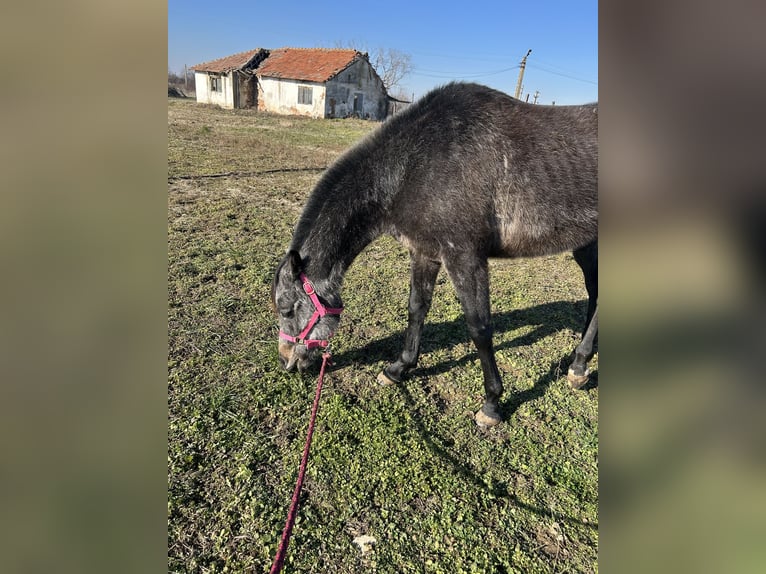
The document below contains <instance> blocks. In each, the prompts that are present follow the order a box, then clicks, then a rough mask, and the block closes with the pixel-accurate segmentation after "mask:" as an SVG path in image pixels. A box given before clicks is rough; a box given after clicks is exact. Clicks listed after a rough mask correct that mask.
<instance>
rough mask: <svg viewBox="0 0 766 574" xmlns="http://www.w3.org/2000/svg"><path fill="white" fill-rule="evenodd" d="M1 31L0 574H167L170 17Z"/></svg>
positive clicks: (139, 13) (104, 16)
mask: <svg viewBox="0 0 766 574" xmlns="http://www.w3.org/2000/svg"><path fill="white" fill-rule="evenodd" d="M0 30H2V33H1V34H0V46H2V49H0V54H1V55H0V61H2V69H3V71H4V74H3V76H4V79H5V81H4V82H3V90H1V91H0V115H1V116H2V124H1V125H2V126H3V128H2V133H1V135H0V157H2V182H3V183H2V187H3V193H2V207H1V208H0V263H1V265H0V269H1V270H2V271H0V275H1V276H2V278H3V279H2V281H0V285H2V287H0V289H2V293H3V295H4V297H3V302H4V303H5V304H4V305H3V314H2V320H0V324H1V326H0V337H1V339H0V342H1V343H2V344H0V356H2V361H0V364H2V374H1V375H0V377H1V378H2V385H0V388H1V389H2V391H0V392H2V396H1V397H0V444H2V455H3V456H2V463H0V464H1V465H2V466H1V467H0V468H1V469H2V470H1V471H0V481H1V483H2V488H0V492H2V494H0V496H1V497H2V502H1V503H0V505H1V506H2V508H3V511H2V512H1V513H0V533H1V535H0V540H1V541H0V555H2V556H3V570H4V571H6V572H17V571H19V572H22V571H23V572H148V571H156V570H163V569H166V567H167V566H166V565H167V554H166V540H167V526H166V513H167V502H166V491H167V489H166V484H167V470H166V469H167V446H166V440H167V439H166V437H167V393H166V382H165V381H166V355H167V331H166V321H167V307H166V305H167V295H166V293H167V272H166V268H167V263H166V262H167V248H166V228H167V219H166V212H167V200H166V193H167V192H166V190H167V181H166V173H167V172H166V169H167V165H166V164H167V161H166V158H167V155H166V154H167V140H166V137H167V136H166V134H167V113H166V110H167V103H166V102H167V100H166V99H165V95H164V85H163V84H164V82H165V78H166V73H167V70H166V59H167V58H166V54H167V5H166V4H164V3H156V2H148V1H145V0H139V1H138V2H131V3H125V2H109V1H106V2H105V1H96V0H74V1H72V2H65V3H64V2H62V3H55V2H53V3H51V2H46V3H39V2H33V3H26V4H23V5H22V4H18V3H17V4H13V5H8V6H5V7H4V8H3V9H2V17H0Z"/></svg>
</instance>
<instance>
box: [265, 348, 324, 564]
mask: <svg viewBox="0 0 766 574" xmlns="http://www.w3.org/2000/svg"><path fill="white" fill-rule="evenodd" d="M329 360H330V353H323V354H322V367H321V369H320V370H319V380H318V381H317V390H316V394H315V395H314V404H313V406H312V407H311V418H310V419H309V430H308V436H306V445H305V446H304V447H303V457H302V458H301V466H300V469H299V470H298V480H297V482H296V483H295V491H293V499H292V501H291V502H290V510H289V512H288V513H287V522H285V528H284V530H283V531H282V540H281V541H280V542H279V549H278V550H277V555H276V556H275V557H274V563H273V564H272V565H271V571H270V573H269V574H277V572H279V571H280V570H282V566H284V563H285V556H286V555H287V545H288V544H289V543H290V535H291V534H292V532H293V525H294V524H295V518H296V516H297V515H298V499H299V498H300V496H301V488H302V487H303V477H304V476H305V474H306V466H307V465H308V461H309V449H310V448H311V437H312V436H313V435H314V423H315V422H316V416H317V409H318V408H319V397H320V395H321V394H322V382H323V380H324V371H325V366H326V365H327V363H328V362H329Z"/></svg>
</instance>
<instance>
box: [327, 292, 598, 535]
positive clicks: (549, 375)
mask: <svg viewBox="0 0 766 574" xmlns="http://www.w3.org/2000/svg"><path fill="white" fill-rule="evenodd" d="M586 308H587V300H581V301H577V302H575V303H572V302H571V301H558V302H553V303H544V304H541V305H536V306H533V307H528V308H525V309H517V310H514V311H510V312H501V313H496V314H493V316H492V324H493V327H494V331H495V335H496V338H500V337H497V335H501V334H502V333H504V332H507V331H509V330H512V329H516V328H518V327H520V326H525V325H534V326H535V328H534V329H533V330H532V331H530V332H528V333H526V334H524V335H520V336H518V337H515V338H513V339H510V340H503V341H502V342H501V343H500V344H499V345H497V346H496V347H495V351H498V350H503V349H512V348H514V347H519V346H526V345H533V344H535V343H536V342H537V341H540V340H541V339H543V338H545V337H547V336H549V335H551V334H553V333H555V332H557V331H560V330H562V329H571V330H573V331H575V332H577V333H580V332H581V330H582V328H583V324H584V322H585V321H584V319H585V311H586ZM467 341H470V337H469V335H468V329H467V326H466V324H465V320H464V318H463V317H462V316H461V317H459V318H458V319H455V320H453V321H444V322H438V323H428V321H426V324H425V326H424V329H423V337H422V343H421V354H424V353H429V352H434V351H437V350H439V349H446V348H450V347H452V346H454V345H457V344H461V343H465V342H467ZM403 345H404V333H403V332H402V333H397V334H393V335H390V336H388V337H384V338H382V339H378V340H375V341H371V342H370V343H368V344H366V345H364V346H362V347H359V348H356V349H353V350H348V351H345V352H343V353H340V354H338V355H336V356H335V359H336V362H339V363H347V364H348V363H357V364H367V365H371V364H375V363H377V362H379V361H389V360H393V359H395V358H396V357H397V355H398V353H399V352H401V349H402V346H403ZM573 354H574V347H573V348H572V349H571V350H569V351H567V352H566V353H565V354H563V355H562V356H560V357H559V358H558V359H556V360H552V361H551V363H550V366H549V368H548V371H547V372H545V373H543V374H542V375H541V376H540V377H538V378H537V380H536V381H535V382H534V384H533V385H532V387H531V388H528V389H526V390H523V391H519V392H511V393H509V396H508V398H506V399H505V401H502V402H501V403H500V408H501V412H502V414H503V418H504V419H505V420H506V421H508V420H509V419H510V417H511V416H512V415H513V413H515V412H516V411H517V410H518V409H519V407H521V405H523V404H524V403H527V402H529V401H532V400H535V399H536V398H539V397H541V396H543V395H544V394H545V393H546V391H547V390H548V388H549V387H550V385H551V384H552V383H553V382H555V381H556V380H558V379H559V378H560V377H561V376H562V374H563V375H564V376H565V375H566V369H567V367H568V365H569V362H570V361H571V359H572V356H573ZM476 358H477V353H476V350H475V349H473V350H472V351H471V352H469V353H466V354H465V356H463V357H460V358H456V359H450V360H447V361H443V362H441V363H438V364H436V365H432V366H429V367H426V368H418V367H416V368H415V369H413V371H412V372H411V373H410V374H409V376H410V377H412V376H416V377H428V376H432V375H436V374H440V373H445V372H448V371H449V370H450V369H453V368H454V367H457V366H460V365H464V364H466V363H468V362H472V361H475V360H476ZM597 386H598V371H593V372H592V373H591V375H590V381H589V382H588V383H587V384H586V385H585V386H583V387H582V388H581V389H580V390H579V391H576V392H582V391H584V390H588V389H592V388H594V387H597ZM395 388H396V390H397V392H398V393H399V394H400V396H401V397H402V400H403V402H404V404H405V405H406V406H407V410H408V412H409V415H410V419H411V421H412V423H413V425H414V426H415V428H416V429H417V431H418V434H419V435H420V436H421V438H422V440H423V443H424V444H425V445H426V446H427V447H428V448H429V450H430V451H431V452H432V453H434V454H435V455H436V456H438V457H439V458H440V459H441V460H443V461H444V462H445V463H447V464H449V465H450V466H451V467H452V468H453V469H454V470H455V472H456V473H457V474H458V475H459V476H461V477H462V478H463V479H464V480H466V481H467V482H469V483H472V484H474V485H475V486H477V487H479V488H481V489H482V490H484V491H486V492H487V493H488V494H491V495H493V496H495V497H497V498H499V499H504V500H506V501H509V502H510V503H511V504H513V505H514V506H517V507H519V508H523V509H525V510H527V511H529V512H533V513H535V514H537V515H539V516H541V517H550V516H551V512H550V511H549V510H546V509H543V508H539V507H535V506H533V505H530V504H527V503H524V502H522V501H521V500H519V499H518V498H516V496H515V495H514V494H513V492H512V489H511V488H509V485H508V484H505V483H501V482H496V481H495V482H492V484H488V483H487V482H486V480H485V478H484V477H483V476H481V475H480V474H479V473H478V472H477V471H476V470H475V469H473V468H471V466H470V465H468V464H467V463H466V461H465V460H463V459H461V458H458V457H456V456H455V455H454V454H453V453H452V452H451V451H450V449H449V445H450V443H451V441H450V439H449V438H448V437H442V436H439V435H438V433H437V434H434V431H433V430H429V429H428V428H427V427H426V425H425V424H424V422H423V417H422V413H421V412H420V408H419V407H418V405H417V401H416V400H415V397H413V395H412V393H411V391H410V390H409V389H408V388H407V386H406V385H395ZM573 392H575V391H573ZM506 424H507V422H506ZM477 432H482V433H486V432H489V431H481V430H478V428H477ZM556 518H557V519H558V520H562V521H564V522H568V523H570V524H577V525H578V526H584V527H587V528H589V529H593V530H595V529H598V524H597V523H594V522H590V523H585V522H583V521H582V520H580V519H578V518H574V517H569V516H561V515H557V516H556Z"/></svg>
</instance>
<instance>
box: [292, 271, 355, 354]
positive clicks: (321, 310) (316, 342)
mask: <svg viewBox="0 0 766 574" xmlns="http://www.w3.org/2000/svg"><path fill="white" fill-rule="evenodd" d="M298 277H299V278H300V280H301V281H302V282H303V290H304V291H305V292H306V295H308V296H309V299H311V302H312V303H313V304H314V314H313V315H311V319H309V322H308V324H307V325H306V328H305V329H303V331H301V332H300V333H299V334H298V336H297V337H293V336H292V335H288V334H287V333H285V332H283V331H281V330H280V331H279V338H280V339H284V340H285V341H290V342H291V343H295V344H302V345H306V349H309V350H311V349H316V348H317V347H321V348H322V349H326V348H327V347H329V346H330V341H328V340H326V339H306V337H307V336H308V334H309V333H310V332H311V329H313V328H314V325H316V324H317V322H318V321H319V319H320V318H321V317H324V316H325V315H340V314H341V313H342V312H343V307H337V308H332V307H325V306H324V305H322V302H321V301H320V300H319V297H317V294H316V291H315V290H314V285H312V284H311V281H309V280H308V278H307V277H306V275H305V274H304V273H301V274H300V275H299V276H298ZM331 336H332V335H331Z"/></svg>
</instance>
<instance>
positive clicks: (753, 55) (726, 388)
mask: <svg viewBox="0 0 766 574" xmlns="http://www.w3.org/2000/svg"><path fill="white" fill-rule="evenodd" d="M599 18H600V22H599V40H600V46H599V71H600V76H601V83H600V94H599V99H600V112H599V113H600V115H601V118H600V134H599V138H600V142H599V148H600V152H601V157H600V178H599V193H600V202H601V212H602V219H601V236H602V237H601V254H602V264H601V269H602V274H601V281H602V283H603V284H604V287H602V289H601V293H603V294H605V295H604V296H603V301H602V307H603V309H604V313H603V319H602V320H601V326H602V335H601V342H600V357H599V365H600V371H599V372H600V377H599V378H600V384H601V386H602V387H603V388H602V389H600V391H601V394H600V415H601V416H600V424H599V428H600V430H601V441H600V447H601V448H600V451H599V455H600V461H601V465H600V473H599V482H600V486H601V488H600V516H599V525H600V530H601V536H600V553H599V562H600V564H599V567H600V568H601V569H603V570H604V571H606V572H611V571H619V572H633V571H635V572H687V571H693V572H759V571H762V569H763V565H764V564H766V546H764V545H763V543H762V542H761V541H760V540H759V538H760V535H759V534H758V533H762V532H764V531H766V528H765V527H766V490H764V488H763V485H764V484H766V480H764V479H766V472H765V471H766V465H764V462H765V461H764V453H766V449H764V442H765V441H764V439H765V438H766V434H765V433H764V430H765V428H764V426H765V425H766V422H765V421H766V419H764V417H763V414H762V413H763V412H764V406H766V404H765V401H764V398H765V396H764V385H763V383H762V381H763V380H764V376H763V374H762V373H760V370H759V369H758V368H757V366H756V365H757V364H758V363H760V358H761V356H762V354H763V352H764V350H766V345H765V344H764V343H765V342H766V341H765V338H764V329H763V325H764V322H763V320H764V318H765V317H764V315H765V313H764V312H765V311H766V305H764V299H763V293H764V279H765V277H766V275H765V274H764V269H766V267H765V266H764V247H765V244H764V233H766V201H765V200H764V191H766V161H764V160H765V159H766V153H765V152H766V146H765V145H764V143H765V142H766V134H764V126H766V123H764V111H763V106H764V103H765V102H766V87H764V82H765V81H766V45H765V44H766V36H764V34H763V33H762V30H763V27H764V24H765V23H766V6H764V5H763V4H762V3H760V4H759V3H756V2H742V1H739V0H737V1H735V2H726V3H713V2H692V1H690V0H685V1H682V2H657V1H652V2H641V3H634V2H626V1H621V2H617V3H614V2H609V3H606V2H604V3H602V4H601V6H600V11H599Z"/></svg>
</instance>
